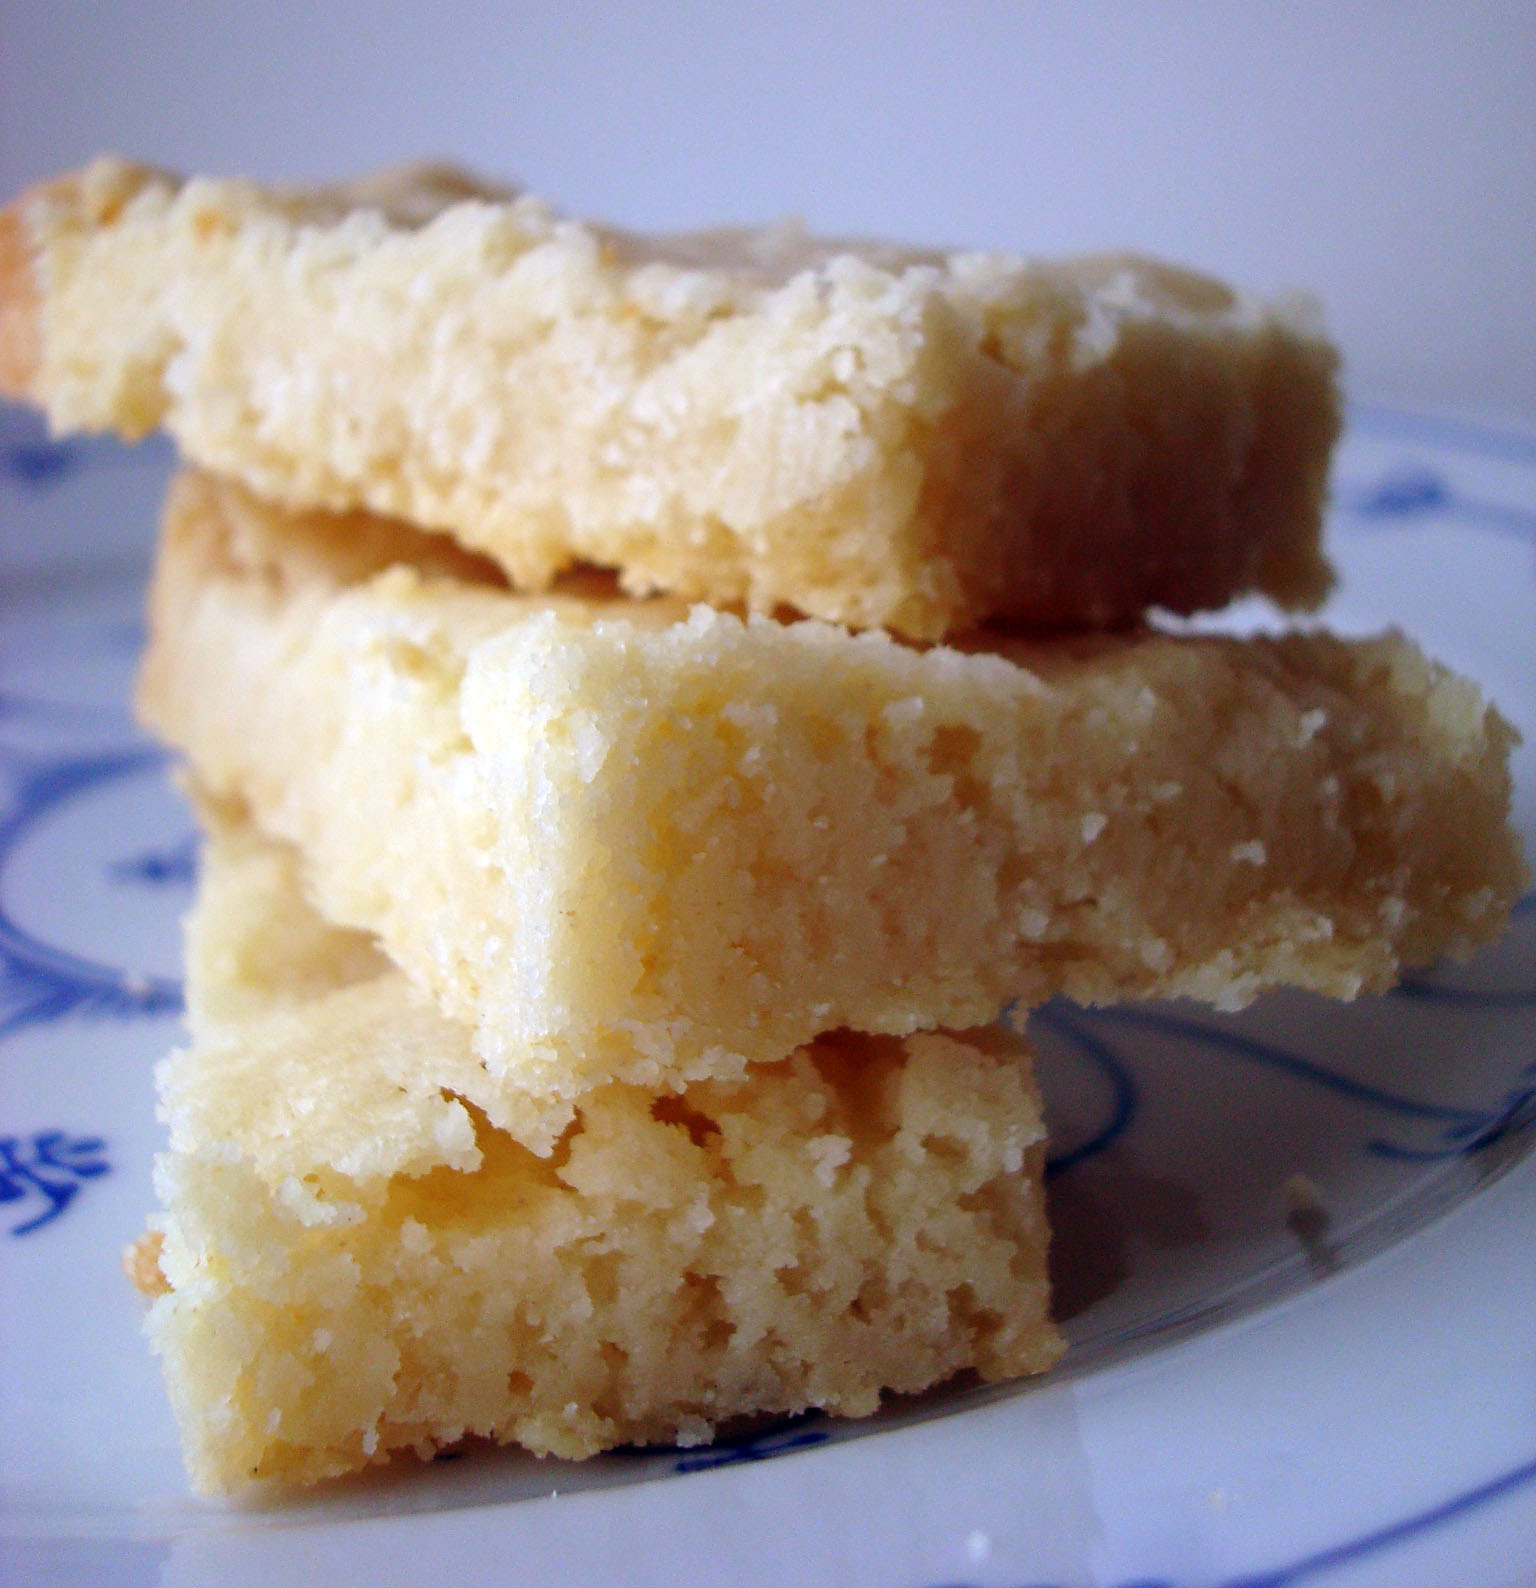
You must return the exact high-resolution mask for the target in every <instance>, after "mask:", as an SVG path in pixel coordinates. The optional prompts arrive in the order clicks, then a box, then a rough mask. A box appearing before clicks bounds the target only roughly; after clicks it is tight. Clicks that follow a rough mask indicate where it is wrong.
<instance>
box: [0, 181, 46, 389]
mask: <svg viewBox="0 0 1536 1588" xmlns="http://www.w3.org/2000/svg"><path fill="white" fill-rule="evenodd" d="M24 204H25V200H24V199H19V200H17V202H16V203H15V204H12V205H9V206H7V208H5V209H3V210H0V393H3V394H4V395H5V396H7V397H18V398H20V397H25V396H26V395H27V394H28V392H29V391H30V389H31V386H32V378H33V376H34V375H36V373H37V369H38V366H39V365H40V364H41V363H42V358H43V334H42V322H41V310H42V297H41V294H40V293H39V292H38V290H37V283H36V281H35V280H34V279H33V274H32V263H33V255H32V245H31V240H30V237H29V235H28V231H27V223H26V221H25V219H24V218H23V206H24Z"/></svg>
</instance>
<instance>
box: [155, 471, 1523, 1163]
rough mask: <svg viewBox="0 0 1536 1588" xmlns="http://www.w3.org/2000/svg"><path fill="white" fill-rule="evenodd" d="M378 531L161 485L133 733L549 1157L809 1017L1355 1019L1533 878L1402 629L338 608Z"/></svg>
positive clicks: (895, 1026) (492, 604) (485, 607)
mask: <svg viewBox="0 0 1536 1588" xmlns="http://www.w3.org/2000/svg"><path fill="white" fill-rule="evenodd" d="M365 527H366V532H367V533H366V535H364V534H360V533H359V531H360V529H364V528H365ZM401 533H402V541H401V555H402V557H416V556H417V555H418V553H419V549H420V537H419V536H415V535H413V534H412V533H411V532H408V531H402V532H401ZM368 536H371V537H372V542H371V544H372V546H373V555H374V557H375V559H376V561H377V562H378V563H380V564H383V563H386V562H388V561H389V559H390V556H391V553H390V550H389V544H388V534H387V530H386V528H385V527H384V526H382V525H380V524H379V523H378V522H377V521H370V522H369V523H368V524H367V525H366V526H364V525H363V524H362V523H360V522H359V521H358V520H355V519H333V518H330V517H327V516H325V515H310V516H308V517H290V516H287V515H285V514H283V513H282V512H280V511H278V510H276V509H273V508H270V507H267V506H264V505H263V504H261V503H260V502H258V501H257V500H255V499H254V498H252V497H250V496H248V495H247V494H246V493H244V492H243V491H241V490H240V489H239V488H237V487H234V486H231V485H229V484H225V483H220V482H217V481H214V480H212V479H210V478H208V477H205V476H199V475H196V474H188V475H184V476H183V477H182V478H180V479H179V480H178V482H177V483H176V484H175V485H174V487H173V490H172V493H171V497H170V501H169V504H168V508H167V514H166V524H165V538H164V542H163V545H162V549H161V560H160V567H159V571H158V574H157V579H156V585H155V589H154V594H153V597H152V622H151V626H152V636H151V641H150V645H149V649H148V652H147V655H146V659H145V663H144V671H143V676H142V681H141V689H140V705H141V708H142V711H143V714H144V716H145V717H146V719H147V720H148V721H149V722H150V723H151V724H152V725H153V726H154V727H155V728H156V729H157V730H158V731H159V732H160V733H161V734H162V735H163V736H164V737H165V738H166V739H168V740H169V741H170V742H171V743H172V744H173V745H176V746H179V747H181V748H182V749H183V750H184V751H185V752H186V753H187V755H188V757H189V758H190V761H191V764H192V766H193V768H194V769H195V771H196V773H197V775H198V777H199V778H200V779H201V780H202V781H203V782H204V783H205V784H206V785H207V786H208V787H210V788H211V789H212V790H214V791H215V792H216V793H217V794H219V795H223V796H236V797H239V798H240V799H242V800H244V801H247V802H248V803H249V806H250V808H251V810H252V811H253V813H254V816H255V818H256V820H257V821H258V823H259V824H260V825H261V826H263V827H264V828H265V829H267V830H268V831H269V832H271V833H272V834H274V835H278V836H281V837H282V838H284V839H286V840H289V841H291V842H293V843H295V844H296V845H298V847H299V849H300V851H301V854H302V857H303V863H304V867H305V878H306V887H307V888H308V889H309V891H310V893H311V896H312V897H313V898H314V900H315V901H316V902H317V904H318V906H319V908H320V909H321V910H322V911H323V912H324V913H325V915H326V916H327V917H328V918H330V919H333V920H337V921H340V922H344V923H346V924H348V925H350V926H353V927H356V928H359V929H362V930H366V931H369V932H372V933H375V934H377V936H378V937H379V939H380V941H381V943H382V944H383V946H384V948H385V950H386V951H387V952H388V953H389V955H390V956H391V958H392V959H394V960H395V961H396V962H397V963H398V964H399V965H400V966H401V968H402V969H403V970H405V971H406V972H407V974H408V975H409V976H410V977H411V978H412V979H413V980H414V981H415V982H416V983H417V984H418V985H419V986H421V987H422V988H423V989H425V990H426V992H427V993H428V994H429V996H430V997H431V999H432V1000H433V1001H434V1002H435V1003H436V1004H437V1005H438V1006H439V1007H441V1008H442V1009H443V1010H444V1011H445V1012H446V1013H447V1014H449V1015H450V1016H451V1017H452V1018H454V1019H457V1020H461V1021H464V1022H465V1023H466V1024H468V1025H470V1026H473V1027H474V1028H475V1036H474V1044H475V1048H476V1051H477V1052H478V1054H479V1055H480V1057H481V1058H482V1059H483V1060H484V1061H485V1063H486V1065H487V1066H488V1067H489V1069H490V1070H491V1071H492V1072H493V1073H494V1074H496V1075H497V1076H499V1077H502V1078H504V1079H506V1080H507V1081H508V1082H510V1083H511V1084H512V1085H514V1086H517V1087H521V1088H522V1090H523V1091H524V1092H525V1093H526V1095H527V1100H528V1102H527V1117H526V1118H525V1119H524V1120H523V1121H522V1122H521V1123H518V1122H517V1121H515V1120H513V1119H512V1117H511V1115H510V1114H509V1115H507V1116H506V1118H507V1122H508V1128H509V1129H513V1130H515V1131H517V1133H519V1134H520V1136H521V1139H522V1140H523V1141H524V1142H525V1143H527V1144H528V1145H531V1146H534V1147H536V1148H537V1149H539V1150H544V1151H547V1150H548V1148H549V1145H550V1143H551V1141H552V1140H553V1135H554V1133H556V1132H558V1130H559V1129H561V1128H562V1127H563V1123H564V1121H565V1120H566V1119H568V1118H569V1114H570V1109H571V1107H572V1105H573V1104H574V1102H575V1101H576V1100H577V1099H578V1098H579V1097H580V1096H581V1095H582V1093H583V1092H585V1091H586V1090H588V1089H590V1088H591V1087H593V1086H596V1085H599V1084H602V1083H604V1082H607V1081H611V1080H623V1081H627V1082H631V1083H633V1084H636V1085H641V1086H645V1087H649V1088H652V1089H675V1088H679V1087H682V1086H684V1085H687V1084H689V1083H692V1082H695V1081H699V1080H702V1079H706V1078H712V1077H714V1078H732V1077H736V1076H738V1075H740V1074H741V1073H742V1066H743V1064H744V1063H746V1062H748V1061H773V1060H777V1059H779V1058H781V1057H782V1055H783V1054H784V1053H786V1052H788V1051H789V1050H790V1049H792V1048H794V1047H795V1046H796V1045H797V1044H800V1043H803V1042H806V1041H809V1040H810V1039H811V1038H813V1037H815V1036H816V1035H817V1034H819V1033H820V1032H822V1031H826V1030H831V1029H835V1028H839V1027H846V1028H849V1029H852V1030H857V1031H868V1032H883V1033H891V1034H904V1033H909V1032H913V1031H919V1030H926V1029H931V1028H933V1027H937V1026H948V1027H952V1028H964V1027H969V1026H975V1025H981V1024H985V1023H986V1022H987V1021H989V1020H991V1019H992V1018H994V1017H995V1015H996V1013H997V1012H998V1010H1000V1009H1001V1008H1002V1007H1003V1005H1004V1004H1005V1003H1007V1002H1008V1001H1009V1000H1011V999H1019V1000H1022V1001H1023V1002H1024V1003H1025V1004H1026V1005H1034V1004H1036V1003H1039V1002H1042V1001H1044V1000H1045V999H1046V998H1048V997H1050V996H1052V995H1054V994H1057V993H1065V994H1067V995H1069V996H1071V997H1074V998H1077V999H1079V1000H1084V1001H1090V1002H1091V1001H1106V1002H1108V1001H1116V1000H1122V999H1125V998H1130V997H1140V996H1151V995H1171V994H1187V995H1191V996H1194V997H1198V998H1202V999H1207V1000H1210V1001H1212V1002H1215V1003H1217V1004H1219V1005H1222V1006H1224V1007H1232V1006H1236V1005H1238V1004H1241V1003H1243V1002H1244V1001H1245V1000H1247V999H1249V998H1251V997H1253V996H1254V995H1255V994H1256V993H1257V992H1259V991H1260V990H1261V989H1263V988H1265V987H1268V986H1270V985H1273V984H1276V983H1292V984H1295V985H1298V986H1302V987H1309V988H1313V989H1316V990H1318V991H1321V992H1325V993H1329V994H1333V995H1336V996H1340V997H1350V996H1352V995H1353V994H1356V993H1358V992H1360V991H1362V990H1364V989H1367V988H1381V987H1384V986H1386V985H1387V984H1388V983H1390V982H1391V981H1392V979H1393V978H1394V976H1395V975H1396V974H1397V972H1398V970H1399V968H1400V966H1401V965H1402V964H1404V963H1408V964H1414V963H1420V962H1424V961H1428V960H1430V959H1432V958H1434V957H1436V956H1438V955H1440V954H1443V953H1448V952H1449V953H1461V952H1464V951H1467V950H1469V949H1470V948H1471V947H1472V946H1473V945H1475V944H1477V943H1479V942H1482V941H1483V940H1485V939H1487V938H1488V937H1490V936H1492V935H1493V934H1494V933H1495V932H1496V931H1497V930H1498V928H1499V926H1500V925H1501V923H1502V922H1503V921H1504V919H1505V916H1506V914H1507V910H1508V906H1509V904H1510V902H1511V900H1512V899H1513V898H1514V896H1515V895H1516V894H1517V892H1518V890H1519V887H1520V885H1521V879H1522V876H1523V867H1522V862H1521V859H1520V855H1519V850H1518V845H1517V841H1516V839H1515V838H1514V836H1513V834H1512V832H1511V831H1510V828H1509V826H1508V821H1507V813H1508V804H1509V778H1508V771H1507V755H1508V750H1509V745H1510V742H1511V737H1512V735H1511V730H1510V729H1509V728H1508V726H1507V725H1506V724H1505V723H1504V722H1503V720H1502V719H1501V718H1500V717H1499V716H1498V715H1497V713H1495V712H1494V711H1493V710H1491V709H1490V708H1489V707H1487V706H1486V705H1485V704H1484V702H1483V701H1482V699H1481V698H1480V696H1479V694H1478V692H1477V690H1476V689H1475V688H1474V687H1473V686H1472V685H1471V684H1469V683H1467V682H1466V681H1464V680H1462V679H1459V678H1457V677H1455V676H1454V675H1452V674H1450V673H1448V672H1447V671H1445V670H1444V669H1443V668H1440V667H1438V666H1436V665H1434V664H1433V663H1431V662H1429V661H1427V660H1426V659H1425V658H1424V657H1423V655H1422V654H1421V653H1420V652H1419V651H1418V650H1417V649H1415V648H1414V646H1413V645H1412V644H1411V643H1410V642H1409V641H1407V640H1406V639H1404V638H1402V637H1401V636H1400V635H1397V634H1388V635H1385V636H1383V637H1381V638H1377V639H1371V640H1360V641H1342V640H1338V639H1333V638H1330V637H1327V636H1325V635H1310V634H1309V635H1297V636H1291V637H1287V638H1280V639H1254V640H1251V641H1237V640H1225V639H1214V638H1190V637H1170V636H1167V635H1163V634H1158V633H1152V632H1143V633H1139V634H1137V635H1134V636H1131V637H1116V638H1108V637H1100V638H1098V639H1089V640H1081V639H1080V640H1076V641H1068V640H1061V641H1058V642H1055V643H1051V644H1029V643H1026V642H1024V641H1021V640H1017V639H997V640H996V641H995V642H989V643H991V648H990V649H980V648H973V649H969V650H959V649H953V648H943V647H935V648H928V649H923V648H917V647H913V646H909V645H904V644H900V643H898V642H896V641H894V640H893V639H891V638H890V637H889V636H887V635H884V634H876V633H869V634H859V635H851V634H849V633H848V632H847V631H845V630H843V629H840V628H836V627H832V626H829V625H826V624H822V623H818V622H813V621H805V622H799V623H793V624H785V623H780V622H774V621H771V620H769V619H765V618H749V619H743V618H741V617H739V616H735V615H732V614H730V613H727V612H721V611H716V610H711V609H707V608H696V609H694V610H692V611H689V610H687V609H686V608H685V607H684V606H682V605H681V604H679V603H677V602H675V601H670V600H665V599H658V600H654V601H651V602H647V603H636V602H633V601H623V600H615V599H605V598H604V597H603V596H602V595H601V594H593V593H591V592H590V590H589V591H588V592H587V593H582V594H567V595H564V596H559V597H549V596H528V595H516V594H511V593H508V592H507V591H505V590H503V589H499V588H496V587H494V586H491V585H488V584H486V583H483V582H479V583H476V582H471V581H468V580H466V579H463V578H444V577H436V576H429V575H426V574H424V573H422V572H421V571H420V570H419V569H418V568H417V567H415V566H403V565H399V564H397V565H395V566H393V567H385V568H384V569H383V571H382V572H378V573H376V574H374V575H373V576H372V577H363V566H362V564H360V562H359V559H358V555H357V548H358V547H359V546H360V545H362V544H363V542H364V540H365V539H366V538H367V537H368ZM337 547H341V548H345V555H337V556H336V557H335V559H334V560H331V559H332V551H333V549H334V548H337ZM511 1106H512V1105H511V1104H510V1103H509V1104H508V1107H509V1108H510V1107H511Z"/></svg>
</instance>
